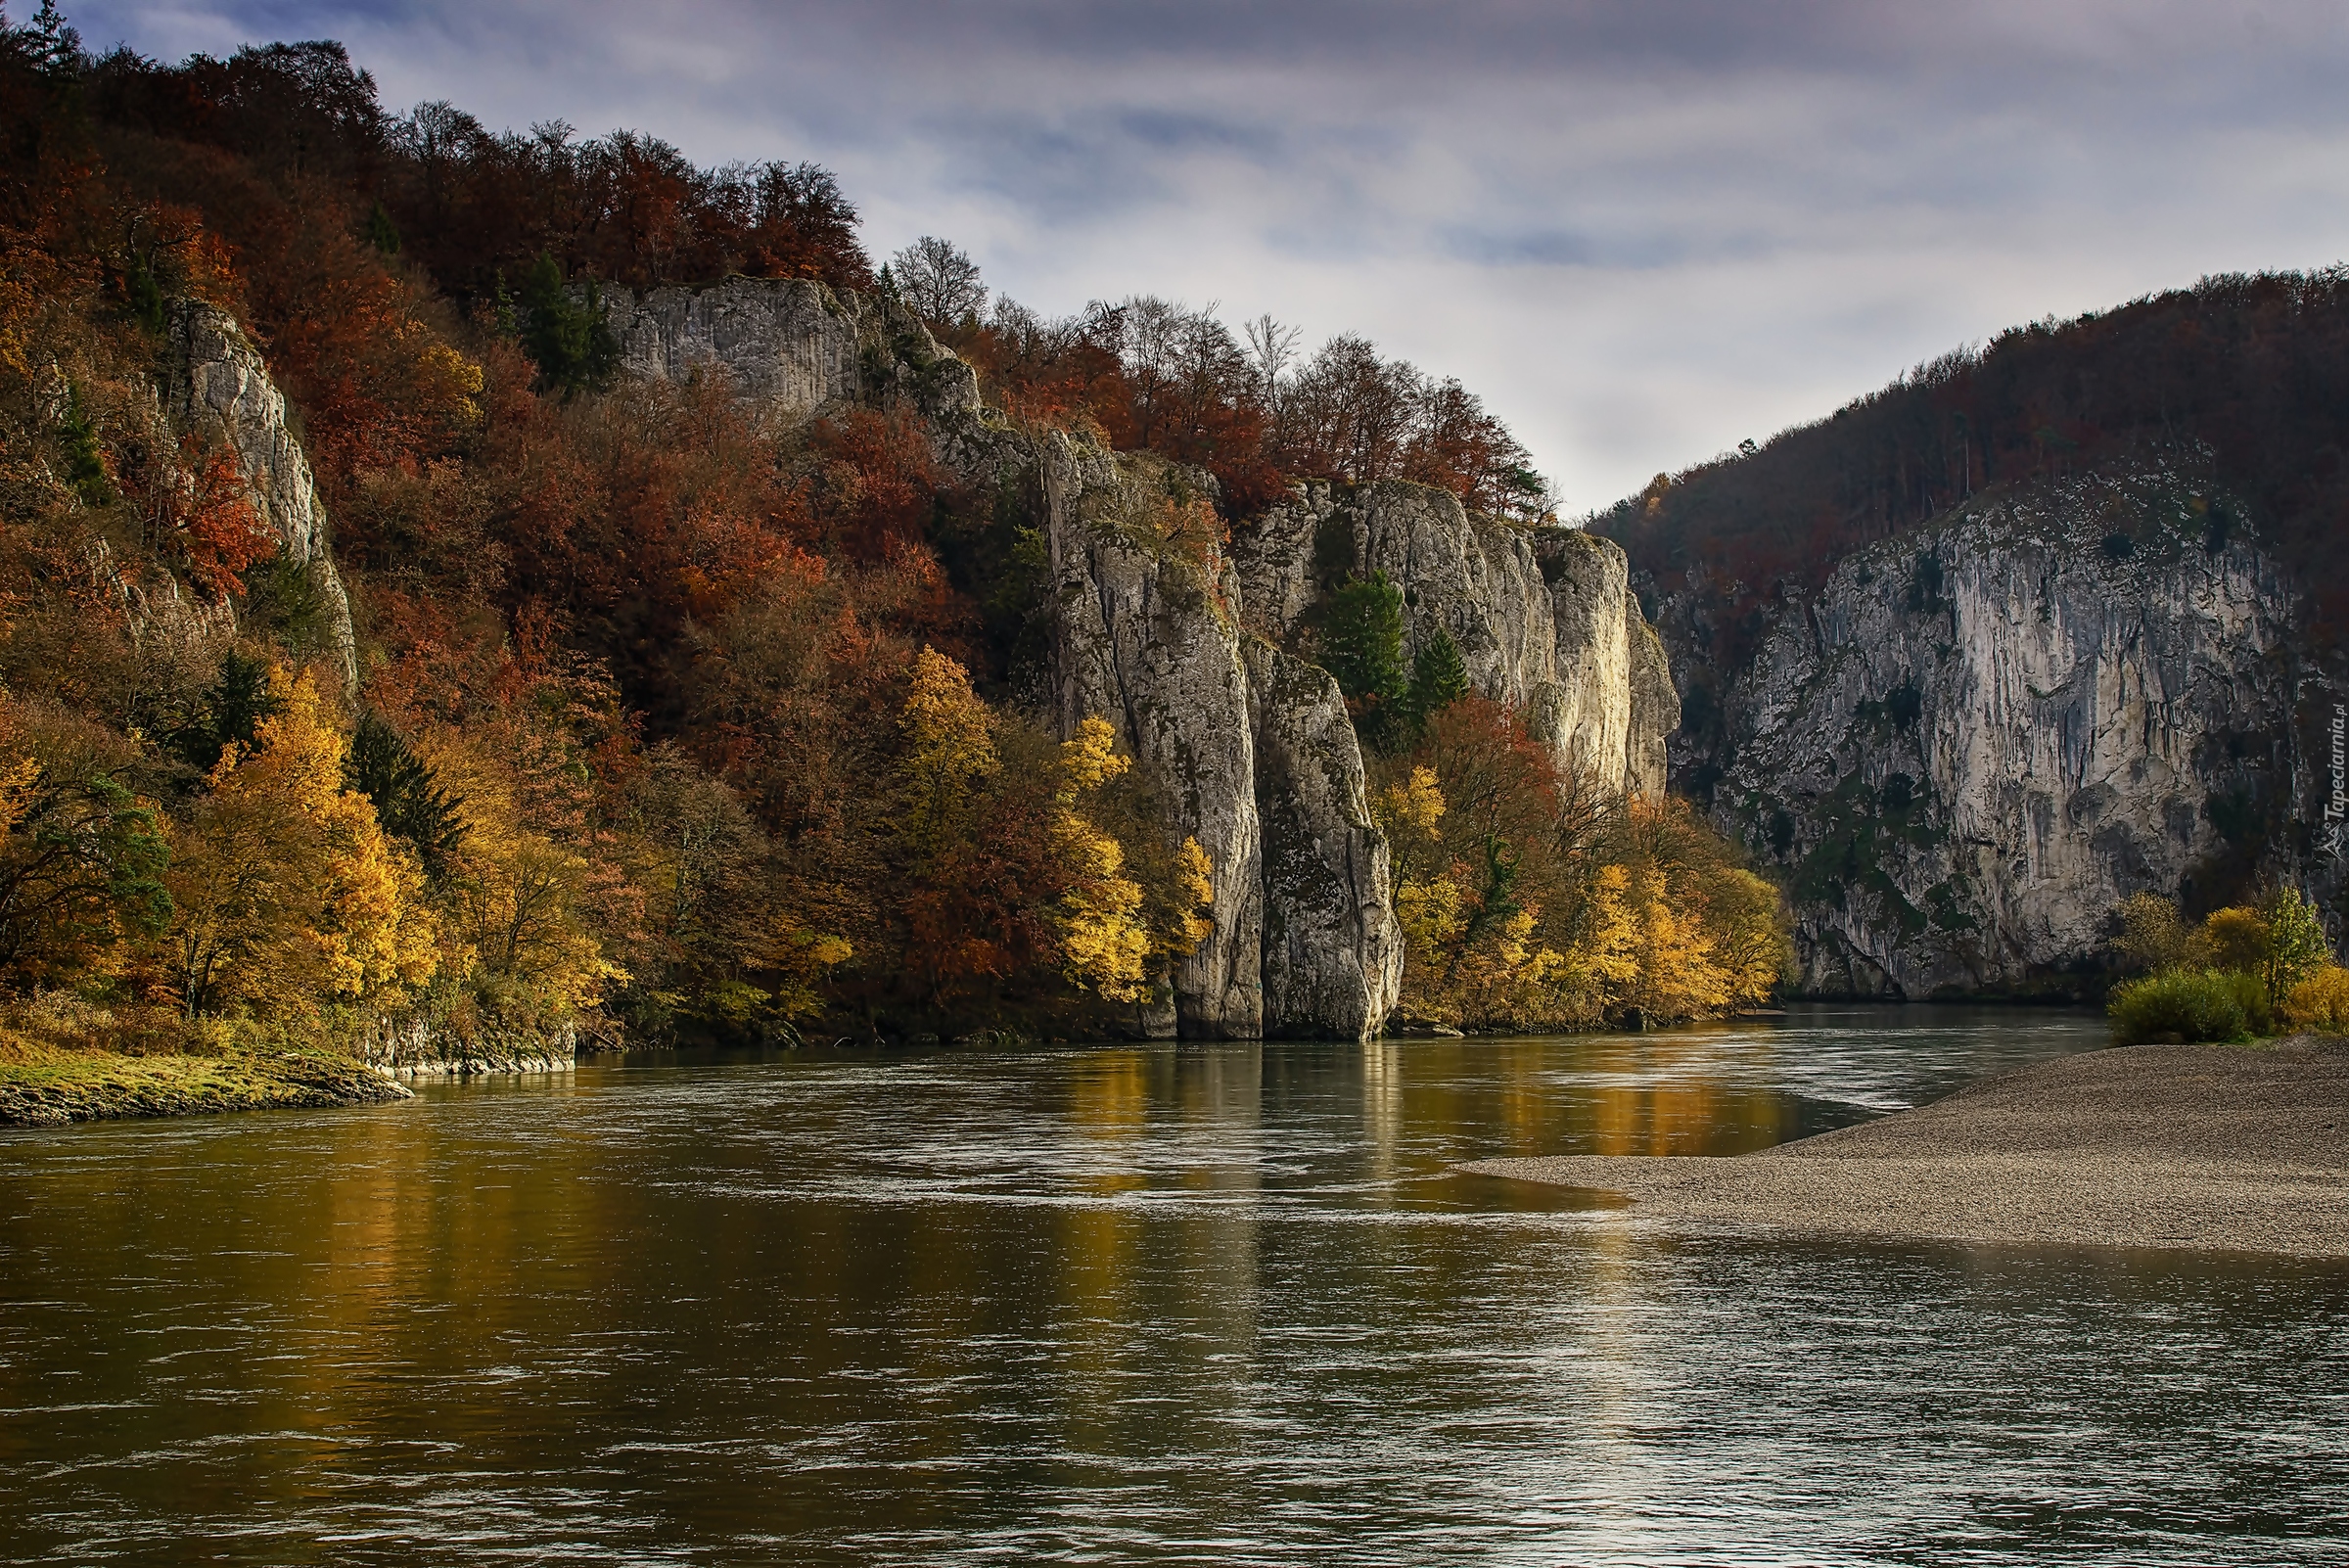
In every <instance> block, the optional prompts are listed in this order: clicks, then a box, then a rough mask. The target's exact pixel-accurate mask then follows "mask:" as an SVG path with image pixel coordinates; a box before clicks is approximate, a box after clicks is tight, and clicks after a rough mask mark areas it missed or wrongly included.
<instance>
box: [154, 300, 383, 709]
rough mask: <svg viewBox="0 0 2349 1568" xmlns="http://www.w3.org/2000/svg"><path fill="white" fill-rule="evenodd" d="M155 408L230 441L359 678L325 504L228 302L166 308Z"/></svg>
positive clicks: (194, 430) (349, 678)
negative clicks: (165, 347)
mask: <svg viewBox="0 0 2349 1568" xmlns="http://www.w3.org/2000/svg"><path fill="white" fill-rule="evenodd" d="M169 327H170V351H169V359H168V362H167V365H166V369H165V374H164V378H163V411H164V413H165V414H166V415H167V416H168V417H169V418H170V421H171V424H172V426H173V428H174V429H176V430H178V431H180V432H182V433H185V434H189V435H193V436H195V437H196V438H197V439H198V440H200V441H203V442H205V443H207V444H211V443H221V444H225V445H227V446H229V447H231V448H233V449H234V450H235V451H236V454H237V460H238V466H239V467H240V468H242V469H243V470H244V474H245V480H246V483H247V484H249V485H250V486H251V487H252V494H253V504H254V506H255V507H256V508H257V509H258V510H259V512H260V514H261V521H262V522H263V523H264V524H266V525H267V526H268V529H269V531H270V532H271V533H272V534H274V535H275V536H276V538H277V543H278V547H279V548H280V549H281V550H283V551H284V552H285V554H286V557H287V558H288V559H289V560H292V561H294V562H296V563H298V564H299V565H300V566H301V568H302V570H303V572H304V573H305V574H306V576H308V578H309V582H310V587H311V589H312V591H313V592H314V593H315V594H316V595H317V598H318V604H319V608H320V610H321V612H322V619H323V621H324V623H325V625H326V628H327V635H328V639H329V641H330V643H331V645H332V647H333V649H334V652H335V655H336V657H337V659H338V661H339V662H340V664H341V667H342V670H343V679H344V681H345V684H346V685H356V684H357V682H358V659H357V653H356V646H355V644H354V642H353V639H352V635H351V625H350V599H349V596H348V595H347V594H345V591H344V588H343V578H342V576H341V574H339V573H338V572H336V570H335V559H334V552H333V549H332V548H331V546H330V542H329V536H328V533H327V526H326V509H325V508H324V507H323V506H321V505H320V504H319V501H318V490H317V486H316V484H314V483H313V482H312V480H311V476H310V463H309V459H308V458H307V457H305V456H303V455H302V450H301V443H300V442H299V440H297V439H296V438H295V436H294V433H293V432H292V431H291V430H290V429H288V428H287V425H286V399H285V396H284V394H282V393H281V392H278V390H277V384H276V383H275V382H273V381H271V380H270V379H269V371H268V368H267V367H266V366H265V365H263V364H262V362H261V356H260V354H259V352H258V351H257V350H255V349H254V347H253V344H252V342H251V340H249V339H248V338H247V337H246V336H245V334H244V332H243V331H242V330H240V329H239V328H238V326H237V323H236V320H235V318H234V317H232V316H230V315H229V314H228V313H227V312H226V311H224V310H221V309H219V308H217V307H215V306H213V305H209V304H207V303H205V302H204V301H202V300H173V301H172V303H171V309H170V322H169Z"/></svg>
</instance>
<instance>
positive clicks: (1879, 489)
mask: <svg viewBox="0 0 2349 1568" xmlns="http://www.w3.org/2000/svg"><path fill="white" fill-rule="evenodd" d="M2345 446H2349V273H2344V272H2343V271H2342V270H2341V269H2338V268H2335V269H2332V270H2329V271H2325V272H2319V273H2313V274H2306V275H2302V274H2270V275H2262V276H2257V277H2220V278H2211V279H2207V280H2205V281H2204V282H2202V283H2201V284H2199V285H2197V286H2195V287H2193V288H2191V289H2185V290H2179V291H2176V292H2172V293H2167V294H2162V295H2158V296H2155V297H2152V298H2149V299H2144V300H2136V301H2134V302H2132V303H2129V304H2126V305H2123V306H2121V307H2119V308H2117V309H2114V310H2111V311H2107V312H2103V313H2097V314H2090V315H2086V316H2082V317H2080V318H2079V319H2077V320H2074V321H2070V322H2062V323H2057V322H2053V321H2050V322H2044V323H2040V324H2038V325H2034V326H2028V327H2023V328H2018V329H2016V330H2014V331H2011V332H2008V333H2005V334H2003V335H2001V336H2000V337H1999V338H1998V339H1996V340H1995V341H1994V342H1992V343H1991V344H1990V345H1989V346H1987V347H1985V348H1983V349H1981V350H1979V351H1967V352H1961V353H1956V354H1952V355H1949V356H1947V357H1945V358H1943V359H1941V360H1937V361H1935V362H1934V363H1932V364H1929V365H1925V366H1923V367H1921V368H1919V369H1918V370H1916V371H1914V372H1913V373H1911V375H1909V376H1907V377H1905V378H1903V379H1902V380H1901V381H1900V382H1898V383H1896V384H1894V385H1893V386H1891V387H1888V388H1886V389H1884V390H1883V391H1882V392H1877V393H1874V394H1873V395H1871V396H1868V397H1865V398H1863V399H1861V400H1859V401H1857V402H1854V403H1852V404H1850V405H1849V406H1847V407H1845V408H1843V409H1842V410H1840V411H1838V412H1837V413H1835V414H1834V415H1833V416H1832V417H1830V418H1828V419H1825V420H1822V421H1820V422H1819V423H1817V424H1814V425H1808V426H1804V427H1802V428H1799V429H1796V430H1791V431H1788V432H1786V433H1784V434H1782V435H1780V436H1778V437H1777V438H1774V439H1773V440H1771V441H1770V442H1769V443H1768V444H1767V445H1763V446H1760V447H1753V446H1752V445H1751V443H1749V444H1748V448H1747V449H1745V450H1743V451H1741V452H1738V453H1735V454H1730V455H1727V456H1725V457H1723V458H1720V459H1717V460H1715V461H1713V462H1709V463H1705V464H1702V465H1699V466H1697V467H1695V468H1692V469H1689V470H1687V471H1686V472H1684V473H1681V474H1678V475H1659V476H1657V478H1656V480H1655V482H1654V483H1653V484H1651V485H1649V487H1648V488H1647V489H1646V491H1644V492H1643V493H1642V494H1640V495H1638V496H1635V497H1633V498H1631V499H1629V500H1626V501H1624V502H1623V503H1621V504H1620V505H1618V506H1616V507H1615V508H1613V509H1612V510H1611V511H1609V512H1607V513H1604V514H1601V515H1599V516H1597V517H1595V518H1593V519H1591V520H1590V522H1591V526H1592V527H1593V528H1594V529H1596V530H1600V531H1603V532H1605V533H1607V534H1608V535H1610V536H1612V537H1614V538H1616V539H1618V540H1620V541H1621V542H1622V543H1623V544H1624V546H1625V548H1626V549H1627V550H1628V551H1629V552H1630V554H1631V556H1632V559H1633V561H1634V563H1635V565H1636V567H1638V568H1639V569H1640V572H1641V575H1642V591H1643V594H1644V597H1645V599H1646V601H1647V603H1648V604H1649V605H1650V606H1651V608H1652V609H1653V611H1654V613H1655V614H1656V615H1657V616H1658V617H1659V618H1660V621H1661V623H1662V625H1663V628H1664V631H1665V635H1666V639H1667V641H1668V642H1669V643H1670V644H1671V645H1672V650H1673V655H1674V661H1673V663H1674V669H1675V673H1676V676H1677V677H1678V678H1679V679H1680V680H1681V684H1682V696H1683V699H1684V707H1683V723H1682V727H1681V733H1680V735H1679V736H1677V737H1676V738H1675V740H1674V742H1673V761H1674V768H1673V776H1674V784H1675V787H1676V788H1678V789H1679V790H1681V792H1682V793H1684V794H1686V795H1688V796H1689V797H1691V798H1693V799H1694V800H1696V801H1698V802H1699V803H1701V804H1702V805H1703V806H1704V807H1706V809H1707V810H1708V811H1709V813H1710V815H1711V817H1712V819H1713V820H1714V822H1715V823H1716V824H1717V825H1719V826H1720V827H1722V828H1723V829H1724V830H1725V831H1727V832H1729V833H1731V834H1733V835H1735V836H1737V837H1739V838H1741V839H1743V841H1744V842H1745V843H1746V844H1747V845H1748V846H1749V847H1750V848H1751V849H1752V850H1753V851H1754V852H1755V853H1756V854H1757V856H1758V857H1759V858H1760V859H1761V860H1762V861H1763V862H1764V863H1765V864H1766V865H1768V866H1770V867H1772V868H1773V869H1774V870H1775V872H1776V873H1777V875H1778V877H1779V879H1780V881H1781V882H1782V884H1783V885H1784V886H1786V887H1787V888H1788V890H1789V892H1790V894H1791V895H1792V898H1793V901H1794V904H1795V910H1796V917H1797V940H1798V947H1799V949H1800V961H1799V965H1798V968H1799V970H1800V974H1801V980H1800V982H1799V983H1800V985H1801V986H1803V987H1804V988H1807V989H1810V990H1813V991H1817V992H1830V993H1849V992H1859V993H1863V994H1886V993H1898V994H1911V995H1915V994H1932V993H1951V994H1979V993H1981V992H2002V993H2003V992H2016V991H2021V992H2033V993H2053V994H2074V995H2078V994H2095V993H2097V992H2099V991H2100V990H2101V986H2102V976H2103V975H2104V974H2105V972H2106V971H2107V968H2108V966H2109V963H2110V954H2109V952H2108V951H2107V949H2106V947H2105V942H2106V939H2107V938H2108V937H2109V936H2110V934H2111V930H2112V927H2113V921H2114V918H2115V917H2114V914H2113V911H2114V909H2115V907H2116V906H2117V905H2118V904H2119V903H2120V902H2121V901H2122V900H2123V899H2128V898H2132V897H2138V896H2151V897H2155V898H2159V899H2176V900H2178V901H2179V902H2180V903H2181V904H2182V905H2183V906H2184V907H2185V908H2186V909H2187V911H2188V913H2189V914H2192V915H2194V916H2195V917H2197V918H2199V917H2201V916H2202V915H2204V914H2208V913H2211V912H2214V911H2218V910H2221V909H2223V908H2227V907H2232V906H2238V905H2240V906H2247V905H2249V904H2252V903H2255V902H2257V901H2259V900H2260V899H2275V898H2277V897H2280V894H2281V893H2283V892H2290V893H2292V894H2293V895H2294V896H2295V897H2297V896H2299V895H2300V894H2301V893H2303V892H2304V893H2305V894H2306V895H2307V896H2309V897H2311V898H2313V899H2316V901H2317V902H2318V903H2319V904H2320V905H2321V906H2323V907H2325V908H2326V910H2327V911H2328V915H2329V918H2330V919H2331V920H2332V921H2333V922H2334V929H2335V930H2336V931H2337V930H2340V929H2343V928H2344V927H2349V853H2345V852H2344V848H2343V844H2342V841H2341V835H2340V829H2339V826H2338V823H2339V814H2338V812H2339V800H2340V795H2339V792H2340V789H2341V784H2340V771H2339V762H2338V760H2337V759H2338V753H2337V751H2336V750H2335V749H2334V744H2333V742H2332V739H2331V737H2332V736H2333V735H2334V734H2335V733H2336V731H2335V730H2334V729H2333V727H2332V726H2333V725H2334V723H2335V722H2336V721H2337V719H2338V717H2339V715H2340V714H2341V712H2342V711H2343V710H2342V707H2341V705H2342V703H2343V701H2344V697H2345V696H2349V658H2345V656H2349V579H2345V578H2344V576H2343V575H2342V573H2341V571H2340V562H2341V560H2342V558H2343V552H2344V548H2345V547H2349V464H2345V463H2344V447H2345Z"/></svg>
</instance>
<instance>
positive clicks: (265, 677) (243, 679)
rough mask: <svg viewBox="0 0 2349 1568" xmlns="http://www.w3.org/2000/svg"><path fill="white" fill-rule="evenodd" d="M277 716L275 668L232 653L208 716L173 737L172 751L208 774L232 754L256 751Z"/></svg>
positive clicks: (210, 697) (207, 702)
mask: <svg viewBox="0 0 2349 1568" xmlns="http://www.w3.org/2000/svg"><path fill="white" fill-rule="evenodd" d="M277 711H278V699H277V697H276V695H275V694H274V693H273V692H272V691H271V690H270V688H269V666H268V665H267V664H266V663H265V662H264V661H262V660H259V659H249V658H247V657H246V656H245V655H243V654H241V653H237V652H235V651H233V650H232V651H231V652H230V653H229V654H228V655H227V656H226V657H225V658H223V659H222V660H221V661H220V673H219V675H218V676H217V677H216V678H215V679H214V680H213V681H212V688H211V690H210V691H208V692H207V693H205V697H204V708H203V711H202V712H201V713H199V714H198V715H196V716H195V717H194V718H193V719H191V720H189V721H188V722H186V723H184V724H181V725H179V726H178V727H177V728H176V729H175V730H173V731H172V732H171V747H172V750H174V751H176V752H178V753H179V756H180V760H181V761H184V762H186V763H187V764H188V765H189V766H190V767H193V768H195V769H197V770H198V771H199V772H205V773H208V772H210V771H211V770H212V765H213V764H214V763H216V762H218V761H220V753H221V752H222V751H223V750H225V749H226V748H228V747H230V746H242V747H245V748H247V749H248V750H250V749H251V748H252V746H253V736H254V734H255V733H256V732H257V731H258V729H259V728H260V724H261V720H263V719H265V718H267V717H269V716H270V715H273V714H275V713H276V712H277Z"/></svg>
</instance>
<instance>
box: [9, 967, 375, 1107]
mask: <svg viewBox="0 0 2349 1568" xmlns="http://www.w3.org/2000/svg"><path fill="white" fill-rule="evenodd" d="M173 1023H175V1020H170V1019H168V1018H167V1017H166V1018H164V1019H161V1020H159V1019H158V1018H156V1017H155V1016H153V1015H145V1016H140V1017H135V1018H133V1017H127V1016H115V1015H114V1014H111V1013H108V1012H105V1011H101V1010H98V1009H91V1008H86V1007H81V1006H79V1005H77V1004H73V1003H70V1002H65V1003H61V1002H60V1001H59V999H57V998H53V997H44V998H39V999H37V1000H35V1001H34V1002H33V1003H31V1004H30V1005H29V1006H20V1007H16V1008H12V1009H10V1010H9V1016H7V1017H5V1018H0V1126H14V1127H56V1126H62V1125H63V1124H65V1123H68V1122H102V1121H114V1120H118V1119H121V1118H125V1117H146V1116H196V1115H202V1114H205V1113H207V1112H212V1111H258V1110H266V1109H269V1108H272V1107H280V1106H313V1105H369V1104H375V1103H378V1102H381V1101H385V1100H399V1099H405V1098H407V1096H408V1091H407V1090H406V1089H404V1088H402V1087H400V1086H399V1085H398V1084H394V1083H392V1082H391V1080H389V1079H387V1078H385V1077H384V1076H383V1075H382V1074H381V1073H378V1072H376V1071H375V1070H374V1069H372V1068H370V1067H367V1066H365V1065H364V1064H362V1063H360V1062H357V1061H354V1060H352V1059H351V1058H350V1057H348V1056H346V1055H344V1054H342V1053H341V1052H339V1051H336V1050H333V1049H331V1048H329V1047H328V1046H326V1045H324V1044H322V1043H319V1042H315V1041H309V1040H303V1039H299V1038H287V1037H283V1036H275V1037H264V1036H257V1035H251V1034H246V1033H242V1032H237V1031H232V1030H228V1029H217V1028H215V1029H204V1028H201V1027H200V1028H194V1029H188V1028H175V1027H172V1025H173Z"/></svg>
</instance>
